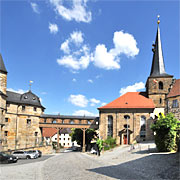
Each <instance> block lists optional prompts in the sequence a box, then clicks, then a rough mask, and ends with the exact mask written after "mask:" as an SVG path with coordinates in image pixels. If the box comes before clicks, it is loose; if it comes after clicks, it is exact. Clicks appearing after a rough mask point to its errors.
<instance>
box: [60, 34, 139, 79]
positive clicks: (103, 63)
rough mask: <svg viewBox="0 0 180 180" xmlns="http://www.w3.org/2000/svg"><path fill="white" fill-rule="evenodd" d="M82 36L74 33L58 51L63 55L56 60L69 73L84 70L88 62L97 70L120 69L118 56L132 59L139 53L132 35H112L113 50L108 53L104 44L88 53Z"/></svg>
mask: <svg viewBox="0 0 180 180" xmlns="http://www.w3.org/2000/svg"><path fill="white" fill-rule="evenodd" d="M83 36H84V35H83V33H82V32H81V31H74V32H72V33H71V34H70V36H69V38H68V39H66V40H65V41H64V42H63V43H62V44H61V47H60V49H61V50H62V51H63V52H64V54H65V55H64V56H63V57H61V58H59V59H58V60H57V63H58V64H59V65H62V66H65V67H66V68H70V69H71V71H72V70H73V71H74V70H75V71H78V70H80V69H86V68H87V67H88V66H89V64H90V62H93V64H94V65H95V66H96V67H98V68H102V69H106V70H113V69H120V55H122V54H125V55H126V56H127V57H134V56H136V55H137V54H138V53H139V49H138V48H137V42H136V40H135V39H134V37H133V35H131V34H128V33H124V32H123V31H117V32H115V33H114V37H113V43H114V48H112V49H110V50H109V51H108V50H107V48H106V46H105V45H104V44H98V45H97V46H96V48H95V50H94V52H90V48H89V46H88V45H87V44H84V43H83V42H84V39H83ZM97 78H98V77H97Z"/></svg>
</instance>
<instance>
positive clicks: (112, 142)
mask: <svg viewBox="0 0 180 180" xmlns="http://www.w3.org/2000/svg"><path fill="white" fill-rule="evenodd" d="M103 145H104V150H105V151H106V150H109V149H112V148H114V147H116V139H114V138H112V137H110V136H108V138H107V139H106V140H105V141H104V143H103Z"/></svg>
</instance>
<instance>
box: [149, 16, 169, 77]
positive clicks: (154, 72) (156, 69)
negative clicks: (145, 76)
mask: <svg viewBox="0 0 180 180" xmlns="http://www.w3.org/2000/svg"><path fill="white" fill-rule="evenodd" d="M159 17H160V16H159V15H158V21H157V24H158V27H157V34H156V42H155V44H153V49H152V51H153V62H152V67H151V73H150V76H151V77H152V76H153V77H155V76H156V77H157V76H169V75H168V74H167V73H166V71H165V66H164V59H163V53H162V47H161V38H160V28H159V23H160V20H159Z"/></svg>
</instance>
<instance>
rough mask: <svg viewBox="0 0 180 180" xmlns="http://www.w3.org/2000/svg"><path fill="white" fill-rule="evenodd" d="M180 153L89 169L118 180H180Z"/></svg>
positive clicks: (153, 155) (155, 155) (157, 155)
mask: <svg viewBox="0 0 180 180" xmlns="http://www.w3.org/2000/svg"><path fill="white" fill-rule="evenodd" d="M179 167H180V166H179V153H173V154H151V155H149V156H146V157H143V158H139V159H136V160H133V161H129V162H125V163H122V164H118V165H112V166H105V167H99V168H94V169H88V171H91V172H95V173H98V174H103V175H105V176H108V177H111V178H116V179H138V180H139V179H152V180H154V179H158V180H159V179H180V173H179Z"/></svg>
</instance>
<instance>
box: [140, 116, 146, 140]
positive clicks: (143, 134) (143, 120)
mask: <svg viewBox="0 0 180 180" xmlns="http://www.w3.org/2000/svg"><path fill="white" fill-rule="evenodd" d="M140 137H141V138H145V137H146V117H145V116H141V120H140Z"/></svg>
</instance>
